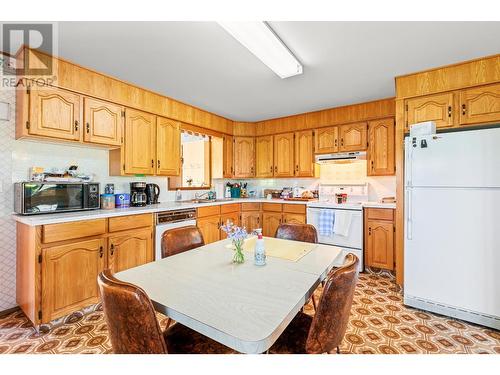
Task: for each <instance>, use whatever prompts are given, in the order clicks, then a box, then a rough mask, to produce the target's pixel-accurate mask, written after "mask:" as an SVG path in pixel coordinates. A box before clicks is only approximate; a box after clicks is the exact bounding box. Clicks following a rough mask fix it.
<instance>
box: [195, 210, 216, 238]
mask: <svg viewBox="0 0 500 375" xmlns="http://www.w3.org/2000/svg"><path fill="white" fill-rule="evenodd" d="M196 225H197V227H198V229H199V230H200V232H201V234H202V235H203V239H204V240H205V244H209V243H212V242H216V241H219V240H220V229H219V227H220V216H209V217H204V218H201V219H198V221H197V222H196Z"/></svg>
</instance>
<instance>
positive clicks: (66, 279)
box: [41, 239, 105, 323]
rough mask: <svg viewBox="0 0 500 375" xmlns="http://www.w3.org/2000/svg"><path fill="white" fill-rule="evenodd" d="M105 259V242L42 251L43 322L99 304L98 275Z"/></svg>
mask: <svg viewBox="0 0 500 375" xmlns="http://www.w3.org/2000/svg"><path fill="white" fill-rule="evenodd" d="M104 259H105V258H104V239H94V240H87V241H80V242H73V243H69V244H66V245H61V246H54V247H48V248H45V249H43V250H42V269H41V275H42V288H41V289H42V322H43V323H46V322H49V321H51V320H53V319H56V318H59V317H61V316H64V315H67V314H69V313H70V312H73V311H75V310H79V309H81V308H82V307H85V306H88V305H91V304H93V303H96V302H97V301H98V298H99V291H98V288H97V275H98V274H99V272H101V271H102V270H103V269H104Z"/></svg>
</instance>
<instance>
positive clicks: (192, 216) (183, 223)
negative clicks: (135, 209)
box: [155, 208, 196, 260]
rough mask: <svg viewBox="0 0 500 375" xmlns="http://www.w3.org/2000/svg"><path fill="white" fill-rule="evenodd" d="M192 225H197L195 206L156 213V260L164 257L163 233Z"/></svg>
mask: <svg viewBox="0 0 500 375" xmlns="http://www.w3.org/2000/svg"><path fill="white" fill-rule="evenodd" d="M191 225H194V226H196V209H195V208H187V209H181V210H171V211H162V212H158V213H156V227H155V233H156V235H155V260H160V259H161V258H162V256H161V238H162V237H163V233H165V232H166V231H167V230H170V229H174V228H182V227H187V226H191Z"/></svg>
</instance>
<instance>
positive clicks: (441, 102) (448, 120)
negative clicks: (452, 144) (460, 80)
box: [405, 93, 453, 130]
mask: <svg viewBox="0 0 500 375" xmlns="http://www.w3.org/2000/svg"><path fill="white" fill-rule="evenodd" d="M424 121H434V122H435V123H436V128H447V127H450V126H453V93H445V94H437V95H429V96H424V97H420V98H412V99H408V100H407V101H406V122H405V123H406V129H407V130H408V129H409V126H410V125H413V124H416V123H419V122H424Z"/></svg>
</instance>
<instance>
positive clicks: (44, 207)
mask: <svg viewBox="0 0 500 375" xmlns="http://www.w3.org/2000/svg"><path fill="white" fill-rule="evenodd" d="M14 194H15V195H14V211H15V212H16V213H18V214H21V215H35V214H48V213H55V212H69V211H83V210H95V209H97V208H99V205H100V201H99V184H98V183H91V182H36V181H30V182H17V183H15V184H14Z"/></svg>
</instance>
